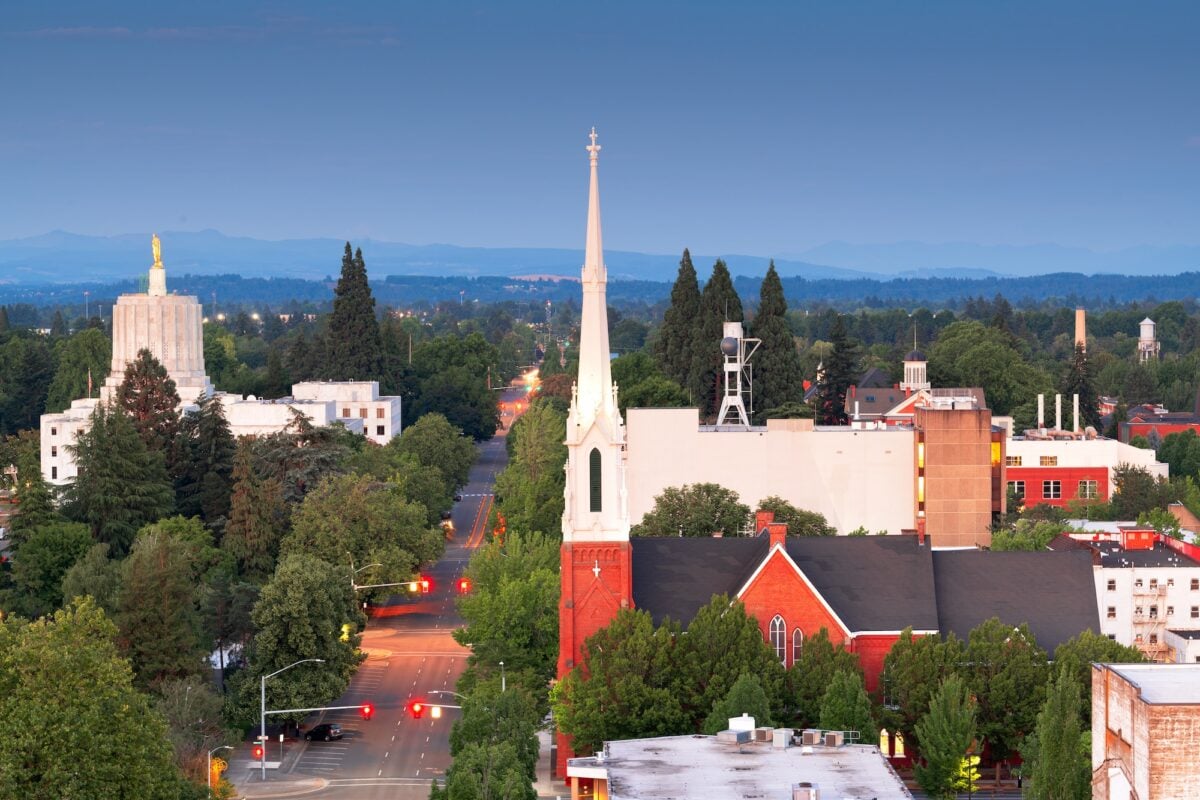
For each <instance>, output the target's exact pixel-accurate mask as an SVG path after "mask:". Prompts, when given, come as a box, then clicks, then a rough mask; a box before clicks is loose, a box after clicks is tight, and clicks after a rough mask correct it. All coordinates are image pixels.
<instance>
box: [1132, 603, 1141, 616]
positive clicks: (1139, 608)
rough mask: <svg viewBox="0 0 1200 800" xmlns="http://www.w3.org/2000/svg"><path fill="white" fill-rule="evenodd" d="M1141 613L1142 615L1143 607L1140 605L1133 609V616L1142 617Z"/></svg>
mask: <svg viewBox="0 0 1200 800" xmlns="http://www.w3.org/2000/svg"><path fill="white" fill-rule="evenodd" d="M1141 615H1142V607H1141V606H1138V607H1137V608H1135V609H1134V610H1133V616H1134V618H1135V619H1136V618H1137V617H1140V616H1141Z"/></svg>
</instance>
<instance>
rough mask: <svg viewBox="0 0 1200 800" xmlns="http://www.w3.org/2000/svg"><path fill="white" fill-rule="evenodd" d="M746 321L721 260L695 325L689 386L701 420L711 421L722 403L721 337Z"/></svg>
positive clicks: (740, 302) (727, 270)
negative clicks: (728, 326)
mask: <svg viewBox="0 0 1200 800" xmlns="http://www.w3.org/2000/svg"><path fill="white" fill-rule="evenodd" d="M741 320H742V301H741V298H739V297H738V294H737V290H735V289H734V288H733V279H732V278H730V276H729V269H728V267H726V266H725V262H724V261H722V260H721V259H717V263H716V264H714V265H713V271H712V275H711V276H710V277H709V279H708V283H706V284H704V292H703V293H702V294H701V295H700V308H699V311H698V312H697V314H696V318H695V320H694V321H693V322H692V325H691V327H692V340H691V347H692V352H691V369H690V371H689V373H688V383H687V386H688V388H689V389H690V390H691V393H692V396H693V397H694V398H695V399H696V403H697V405H698V406H699V408H700V417H701V418H702V419H704V418H711V417H713V416H714V415H716V413H717V409H718V408H719V407H720V404H721V393H722V391H723V390H722V386H721V365H722V363H723V357H722V356H721V338H722V336H723V335H724V331H723V325H724V323H725V322H740V321H741Z"/></svg>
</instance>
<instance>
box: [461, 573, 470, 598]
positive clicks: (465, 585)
mask: <svg viewBox="0 0 1200 800" xmlns="http://www.w3.org/2000/svg"><path fill="white" fill-rule="evenodd" d="M469 591H471V579H470V578H468V577H466V576H463V577H461V578H459V579H458V593H459V594H466V593H467V592H469Z"/></svg>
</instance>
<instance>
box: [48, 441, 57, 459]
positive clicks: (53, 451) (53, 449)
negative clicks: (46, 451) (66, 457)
mask: <svg viewBox="0 0 1200 800" xmlns="http://www.w3.org/2000/svg"><path fill="white" fill-rule="evenodd" d="M50 457H51V458H58V445H56V444H52V445H50Z"/></svg>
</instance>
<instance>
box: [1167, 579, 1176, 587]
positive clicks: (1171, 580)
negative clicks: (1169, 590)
mask: <svg viewBox="0 0 1200 800" xmlns="http://www.w3.org/2000/svg"><path fill="white" fill-rule="evenodd" d="M1174 585H1175V579H1174V578H1167V586H1168V587H1171V586H1174Z"/></svg>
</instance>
